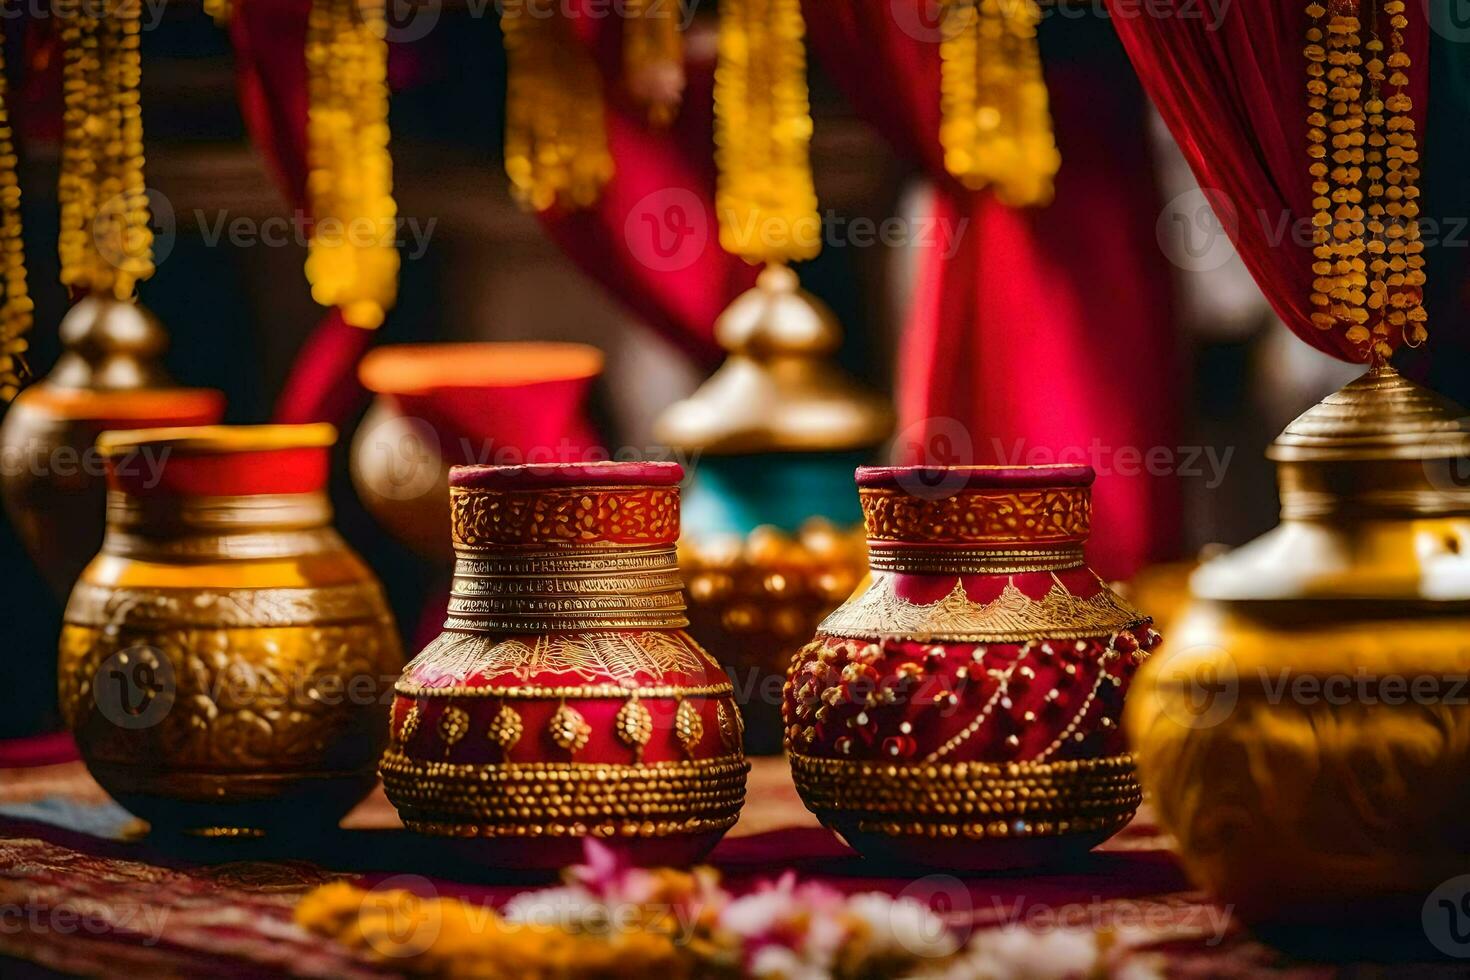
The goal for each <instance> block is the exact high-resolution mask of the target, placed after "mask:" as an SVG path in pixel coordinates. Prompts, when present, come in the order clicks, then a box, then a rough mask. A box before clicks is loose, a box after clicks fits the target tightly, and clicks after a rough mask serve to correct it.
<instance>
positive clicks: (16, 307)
mask: <svg viewBox="0 0 1470 980" xmlns="http://www.w3.org/2000/svg"><path fill="white" fill-rule="evenodd" d="M0 23H3V19H0ZM9 94H10V93H9V92H8V91H7V88H6V85H5V37H4V34H3V33H0V262H3V268H0V288H3V289H4V298H3V299H0V400H4V401H9V400H10V399H12V398H14V397H15V395H16V392H18V391H19V390H20V386H21V385H22V384H24V383H25V380H26V377H27V375H28V374H29V371H28V368H27V365H26V359H25V353H26V333H27V332H28V331H29V330H30V329H31V313H32V309H33V307H32V304H31V297H30V293H29V292H28V291H27V289H26V264H25V246H24V243H23V241H22V239H21V225H20V181H19V179H18V177H17V176H16V167H17V164H18V160H17V157H16V153H15V139H14V136H13V135H12V134H11V131H10V111H9V108H8V106H7V103H8V101H9Z"/></svg>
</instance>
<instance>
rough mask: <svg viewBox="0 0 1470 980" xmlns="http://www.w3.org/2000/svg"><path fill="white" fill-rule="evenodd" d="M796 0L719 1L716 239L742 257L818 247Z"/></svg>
mask: <svg viewBox="0 0 1470 980" xmlns="http://www.w3.org/2000/svg"><path fill="white" fill-rule="evenodd" d="M805 33H806V24H805V22H804V21H803V20H802V15H801V2H800V0H721V3H720V41H719V62H718V64H717V65H716V67H715V92H714V99H715V164H716V166H717V167H718V169H719V182H718V185H717V188H716V194H715V209H716V211H717V212H718V214H719V224H720V245H721V246H722V247H723V248H724V249H725V251H727V252H729V253H731V254H733V255H738V256H740V257H741V258H743V259H745V260H747V261H749V262H791V261H796V260H801V259H810V258H813V257H814V256H815V255H816V254H817V253H818V252H819V251H820V250H821V245H822V242H821V219H820V218H819V217H818V215H817V192H816V187H815V185H814V184H813V182H812V168H811V159H810V144H811V137H812V117H811V108H810V105H809V104H808V99H807V84H806V48H805V45H804V43H803V36H804V35H805Z"/></svg>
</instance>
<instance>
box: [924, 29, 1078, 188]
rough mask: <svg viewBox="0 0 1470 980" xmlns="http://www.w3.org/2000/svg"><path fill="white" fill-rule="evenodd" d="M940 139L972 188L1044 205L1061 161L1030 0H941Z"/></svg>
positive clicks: (948, 165) (949, 161)
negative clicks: (988, 190) (987, 189)
mask: <svg viewBox="0 0 1470 980" xmlns="http://www.w3.org/2000/svg"><path fill="white" fill-rule="evenodd" d="M943 4H944V6H943V19H942V22H941V23H942V25H943V37H942V38H941V40H940V44H939V57H940V76H939V109H940V122H939V142H940V145H941V146H942V147H943V148H944V166H945V169H946V170H948V171H949V172H950V173H951V174H953V175H954V176H955V177H956V178H958V179H959V181H960V182H961V183H962V184H964V185H965V186H966V187H968V188H970V189H971V190H981V189H983V188H986V187H990V188H993V189H994V191H995V195H996V197H997V198H999V199H1000V200H1001V201H1003V202H1004V203H1006V204H1009V205H1011V206H1013V207H1027V206H1039V205H1044V204H1049V203H1050V202H1051V199H1052V195H1053V180H1054V178H1055V177H1056V174H1057V170H1058V168H1059V167H1060V166H1061V162H1062V158H1061V154H1060V153H1058V152H1057V144H1056V137H1055V136H1054V135H1053V133H1052V125H1051V107H1050V102H1049V98H1048V95H1047V91H1046V80H1045V79H1044V78H1043V76H1042V72H1041V49H1040V46H1039V45H1038V43H1037V39H1036V28H1037V25H1038V24H1039V23H1040V21H1041V9H1040V7H1039V6H1038V5H1037V3H1036V0H943Z"/></svg>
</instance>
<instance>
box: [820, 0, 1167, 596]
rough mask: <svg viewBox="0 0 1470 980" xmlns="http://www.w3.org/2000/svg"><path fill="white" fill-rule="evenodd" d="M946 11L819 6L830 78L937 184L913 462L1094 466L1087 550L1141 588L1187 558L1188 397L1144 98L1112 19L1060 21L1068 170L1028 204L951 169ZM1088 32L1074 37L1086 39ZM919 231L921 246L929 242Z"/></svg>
mask: <svg viewBox="0 0 1470 980" xmlns="http://www.w3.org/2000/svg"><path fill="white" fill-rule="evenodd" d="M937 7H938V5H937V4H931V3H930V2H929V0H852V2H848V3H841V4H826V3H818V2H816V0H807V3H806V4H805V9H806V13H807V31H808V34H809V35H810V38H811V45H812V47H813V49H814V51H815V53H816V54H817V56H818V58H819V59H820V61H821V64H822V67H823V69H824V70H825V71H826V72H827V73H828V74H829V75H831V76H832V77H833V78H834V79H835V80H836V81H837V83H838V85H839V86H840V87H841V88H842V89H843V91H844V92H845V93H846V94H847V95H848V97H849V99H850V100H851V101H852V103H853V104H854V105H855V106H856V107H857V109H858V111H859V112H860V113H861V114H862V115H864V116H865V117H866V118H867V119H868V120H870V121H871V122H872V123H873V124H874V125H876V126H877V127H878V128H879V130H880V131H881V132H882V133H883V134H884V136H886V137H887V139H888V140H889V141H890V142H892V143H893V144H894V146H895V147H896V148H897V149H898V150H899V151H900V152H902V153H904V154H905V155H907V156H909V157H910V158H911V159H912V160H914V161H915V162H917V163H918V164H920V165H921V166H922V167H923V168H924V170H925V171H926V172H927V173H928V174H929V176H930V177H931V178H932V179H933V180H934V183H935V191H934V203H933V209H932V213H930V214H929V215H928V216H927V217H928V218H929V219H931V220H932V221H934V222H935V223H936V227H938V228H939V229H944V228H948V229H951V231H952V233H955V234H958V236H959V237H958V244H957V245H955V244H953V242H952V241H951V238H950V237H949V236H946V235H944V234H938V235H934V236H929V237H931V239H932V244H929V245H926V246H921V247H920V255H919V258H918V271H917V277H916V281H915V286H914V302H913V305H912V307H911V309H910V311H909V314H908V320H907V323H906V324H905V325H904V333H903V337H902V341H901V345H902V346H901V363H900V370H899V376H898V379H897V387H898V409H899V417H900V433H901V436H900V442H899V445H898V446H897V447H896V448H897V449H898V451H899V452H906V453H909V454H910V455H914V454H916V453H917V454H918V455H922V456H923V457H925V458H927V459H929V460H930V461H933V462H946V461H955V462H966V461H973V462H992V463H1040V462H1053V461H1061V462H1087V463H1091V464H1092V465H1093V466H1094V467H1095V468H1096V469H1097V470H1098V480H1097V484H1096V489H1095V497H1096V508H1097V515H1098V520H1097V524H1096V528H1095V531H1094V535H1093V544H1092V546H1091V548H1090V554H1091V555H1092V557H1093V558H1094V564H1095V565H1096V566H1097V567H1098V568H1099V569H1100V570H1101V571H1102V572H1103V573H1104V574H1106V575H1109V576H1124V575H1128V574H1131V573H1132V572H1133V571H1135V570H1137V569H1138V568H1139V567H1140V566H1141V565H1142V564H1144V563H1146V562H1148V561H1151V560H1155V559H1159V558H1165V557H1171V556H1172V555H1173V551H1174V547H1175V541H1176V539H1177V536H1178V530H1179V527H1178V524H1179V493H1178V485H1177V480H1176V479H1175V478H1174V468H1175V467H1176V466H1177V465H1179V464H1180V463H1181V462H1182V461H1183V457H1182V456H1181V455H1180V454H1179V452H1178V450H1177V448H1176V447H1177V445H1178V443H1177V435H1178V426H1177V424H1176V415H1177V412H1176V409H1175V406H1177V405H1178V404H1179V398H1180V396H1181V393H1180V391H1179V385H1178V380H1177V379H1178V376H1179V372H1178V370H1177V365H1176V363H1175V348H1174V342H1173V323H1172V321H1171V318H1170V311H1169V293H1170V274H1169V268H1168V266H1167V264H1166V262H1165V259H1164V256H1163V254H1162V252H1161V250H1160V248H1159V246H1158V244H1157V241H1156V239H1155V236H1154V220H1155V217H1156V216H1157V214H1158V206H1159V205H1158V201H1157V200H1156V198H1155V187H1154V183H1153V180H1152V177H1151V174H1152V162H1151V157H1150V152H1149V143H1148V137H1147V132H1146V120H1147V117H1146V103H1145V101H1144V99H1143V97H1142V94H1141V93H1140V92H1139V90H1138V88H1137V85H1136V84H1135V83H1134V81H1133V80H1132V78H1131V77H1129V72H1128V67H1127V63H1126V61H1125V60H1124V59H1123V58H1122V56H1121V53H1119V52H1117V51H1116V47H1115V46H1114V45H1113V44H1112V43H1111V38H1110V37H1108V36H1107V34H1106V26H1105V23H1100V22H1099V21H1098V20H1097V18H1087V19H1081V20H1073V19H1068V20H1062V21H1059V22H1057V23H1050V22H1048V23H1047V24H1045V25H1043V32H1044V33H1043V37H1044V38H1045V39H1046V40H1047V41H1048V42H1050V41H1052V40H1056V41H1058V42H1059V43H1058V44H1057V45H1055V47H1056V48H1068V49H1070V50H1062V51H1060V52H1058V51H1056V50H1054V48H1053V46H1044V48H1043V53H1044V55H1045V56H1046V59H1047V60H1046V80H1047V84H1048V87H1049V88H1050V91H1051V100H1052V113H1053V116H1054V120H1055V128H1056V135H1057V142H1058V145H1059V148H1060V149H1061V153H1062V169H1061V172H1060V173H1059V175H1058V177H1057V184H1056V200H1055V201H1054V202H1053V203H1052V204H1051V205H1050V206H1049V207H1046V208H1040V209H1034V210H1032V209H1027V210H1015V209H1011V208H1007V207H1004V206H1002V205H1000V204H998V203H997V202H996V201H995V199H994V198H993V197H992V196H991V195H990V194H988V193H971V192H968V191H966V190H964V189H963V188H961V187H959V185H958V184H957V183H956V182H954V181H953V180H952V179H951V178H949V176H948V175H947V174H946V173H945V172H944V169H943V154H942V150H941V148H940V145H939V138H938V133H939V43H938V42H939V40H940V37H941V32H942V30H943V25H942V24H940V23H939V22H937V21H935V20H933V19H932V12H933V9H937ZM1074 32H1075V33H1074ZM920 237H922V236H920Z"/></svg>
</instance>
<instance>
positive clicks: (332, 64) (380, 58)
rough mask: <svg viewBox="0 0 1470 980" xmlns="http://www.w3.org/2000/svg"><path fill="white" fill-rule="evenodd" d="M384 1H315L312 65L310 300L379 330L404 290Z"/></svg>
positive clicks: (310, 24) (310, 29)
mask: <svg viewBox="0 0 1470 980" xmlns="http://www.w3.org/2000/svg"><path fill="white" fill-rule="evenodd" d="M386 36H387V23H386V21H385V18H384V10H383V0H312V5H311V14H310V16H309V19H308V21H307V38H306V64H307V74H308V79H309V96H310V104H309V107H308V114H307V149H308V154H309V160H310V167H311V169H310V174H309V176H308V179H307V192H308V196H309V198H310V201H311V216H312V234H311V241H310V251H309V253H308V255H307V259H306V278H307V280H308V281H309V282H310V283H311V295H312V297H313V298H314V299H315V300H316V301H317V302H318V303H320V304H322V305H323V306H337V307H340V308H341V310H342V318H343V319H344V320H345V321H346V322H348V323H349V324H351V325H353V326H355V327H365V328H373V327H377V326H378V325H379V324H381V323H382V322H383V317H384V315H385V314H386V313H387V311H388V310H389V309H390V308H391V307H392V306H393V301H394V299H395V297H396V295H397V289H398V249H397V247H396V246H395V245H394V237H395V229H396V225H397V217H398V213H397V208H396V205H395V204H394V202H393V161H392V158H391V157H390V156H389V154H388V44H387V41H386V40H385V38H386Z"/></svg>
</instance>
